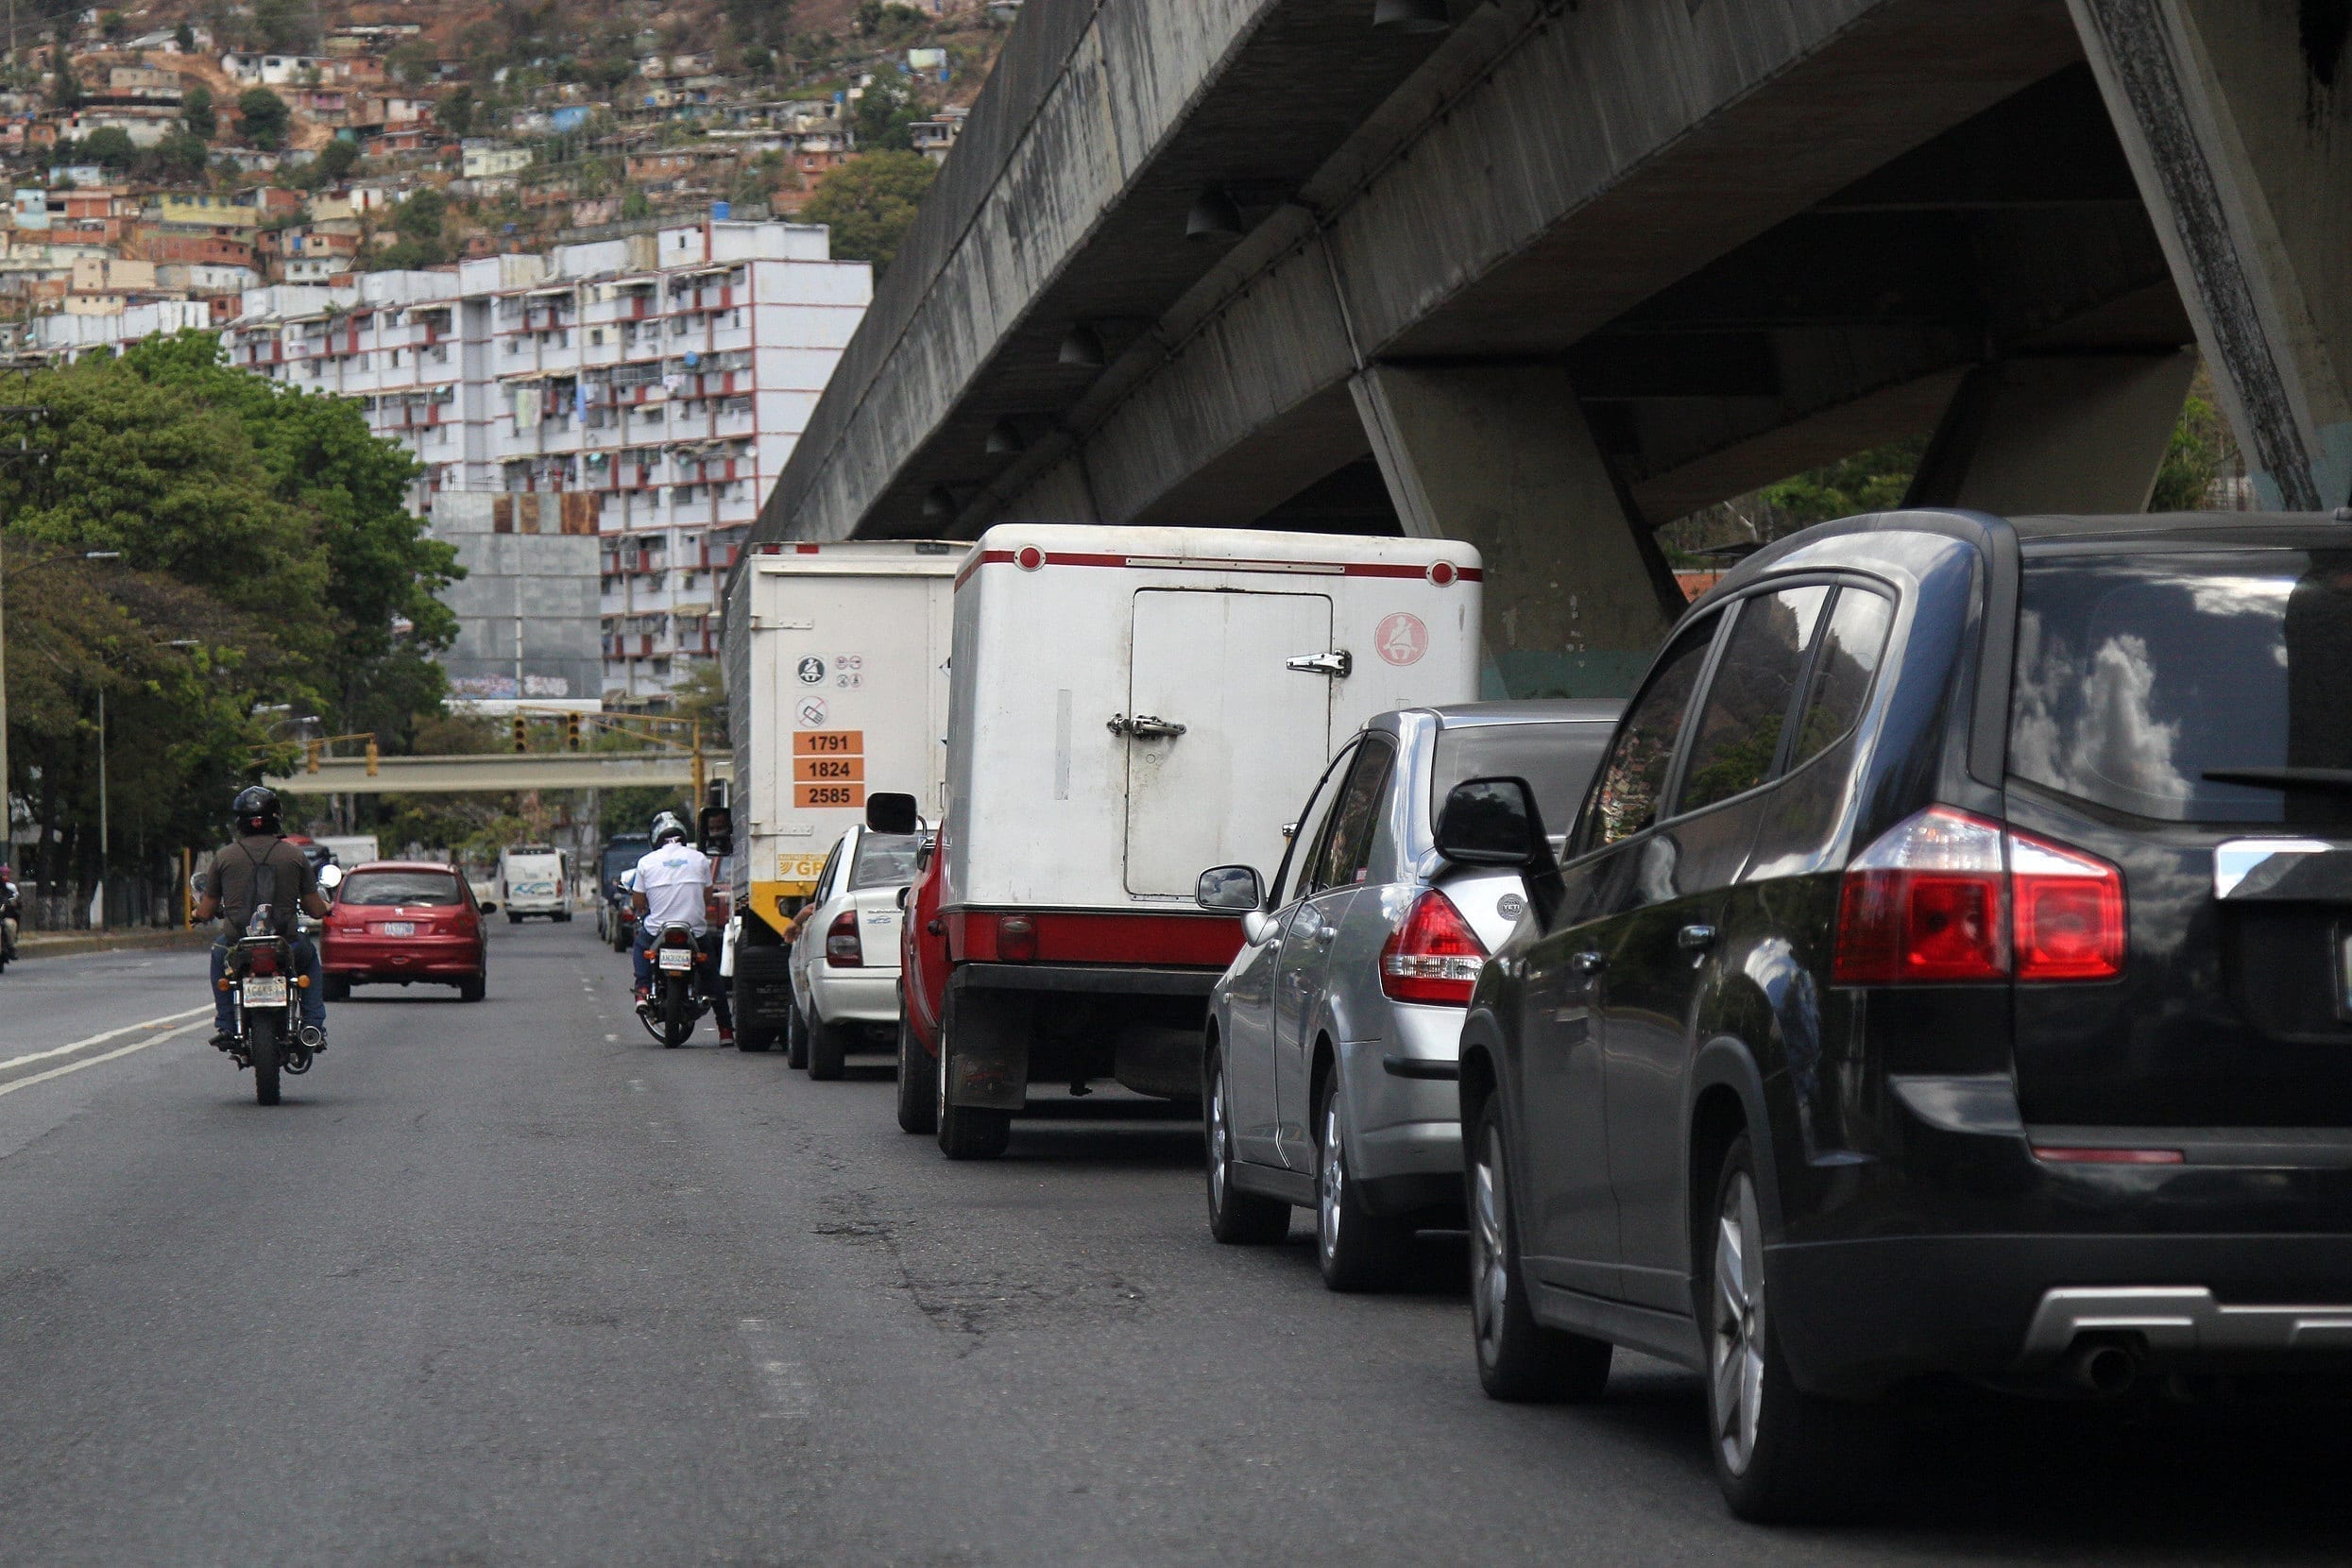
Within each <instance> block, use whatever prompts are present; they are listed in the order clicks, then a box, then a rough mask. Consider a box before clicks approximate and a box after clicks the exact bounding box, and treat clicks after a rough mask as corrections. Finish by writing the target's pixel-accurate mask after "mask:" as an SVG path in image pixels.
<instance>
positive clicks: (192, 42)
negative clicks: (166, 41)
mask: <svg viewBox="0 0 2352 1568" xmlns="http://www.w3.org/2000/svg"><path fill="white" fill-rule="evenodd" d="M172 47H173V48H175V49H178V50H179V52H180V53H181V54H183V55H193V54H195V53H196V29H195V28H194V27H191V26H188V24H186V23H185V22H182V23H181V24H180V25H179V26H177V27H174V28H173V29H172Z"/></svg>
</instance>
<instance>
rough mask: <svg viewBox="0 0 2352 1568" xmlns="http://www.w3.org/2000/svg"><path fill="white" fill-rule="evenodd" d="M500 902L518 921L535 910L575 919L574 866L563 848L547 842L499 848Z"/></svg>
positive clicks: (513, 920)
mask: <svg viewBox="0 0 2352 1568" xmlns="http://www.w3.org/2000/svg"><path fill="white" fill-rule="evenodd" d="M498 902H499V903H500V904H501V905H503V907H504V908H505V911H506V918H507V920H508V921H509V922H511V923H513V924H516V925H520V924H521V923H522V921H523V920H524V919H525V918H527V917H528V916H531V915H535V914H538V915H545V916H546V917H547V918H548V919H550V920H569V919H571V865H570V863H569V861H568V860H567V859H566V857H565V855H564V853H563V851H561V850H559V849H554V848H551V847H549V846H548V845H546V844H517V845H516V846H515V847H514V848H512V849H503V850H501V851H499V856H498Z"/></svg>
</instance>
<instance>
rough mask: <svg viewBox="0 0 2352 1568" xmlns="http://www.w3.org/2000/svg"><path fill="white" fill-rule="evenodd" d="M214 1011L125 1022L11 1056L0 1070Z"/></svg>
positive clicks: (201, 1009)
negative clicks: (82, 1037) (66, 1043)
mask: <svg viewBox="0 0 2352 1568" xmlns="http://www.w3.org/2000/svg"><path fill="white" fill-rule="evenodd" d="M212 1011H213V1010H212V1008H211V1007H209V1006H206V1007H191V1008H188V1009H186V1010H184V1011H182V1012H179V1013H166V1014H163V1015H162V1017H160V1018H148V1019H146V1020H145V1021H143V1022H140V1023H135V1024H125V1025H124V1026H123V1027H122V1028H120V1029H110V1030H108V1031H106V1032H105V1033H104V1034H93V1035H92V1036H91V1037H90V1038H89V1039H87V1040H77V1041H75V1042H74V1043H73V1044H72V1045H70V1046H52V1047H51V1048H48V1049H47V1050H36V1051H32V1052H29V1053H27V1054H26V1055H24V1056H11V1057H9V1059H8V1060H7V1061H5V1062H0V1072H6V1071H8V1070H9V1068H10V1067H21V1066H23V1065H25V1064H26V1063H27V1062H45V1061H47V1060H48V1059H49V1058H50V1057H52V1056H65V1055H69V1054H71V1053H72V1052H74V1051H77V1050H84V1049H87V1048H90V1047H92V1046H102V1045H104V1044H106V1043H107V1042H108V1041H109V1040H115V1039H120V1038H121V1037H122V1036H124V1035H126V1034H128V1033H129V1032H130V1031H133V1030H137V1029H162V1027H163V1026H164V1025H165V1024H176V1023H179V1021H181V1020H182V1019H184V1018H193V1017H195V1016H196V1014H199V1013H204V1014H209V1013H211V1012H212Z"/></svg>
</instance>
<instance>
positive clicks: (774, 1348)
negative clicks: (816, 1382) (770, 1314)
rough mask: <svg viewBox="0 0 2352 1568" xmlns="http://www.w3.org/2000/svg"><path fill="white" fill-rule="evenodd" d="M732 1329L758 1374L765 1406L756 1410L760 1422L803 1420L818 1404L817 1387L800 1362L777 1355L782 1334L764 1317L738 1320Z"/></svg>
mask: <svg viewBox="0 0 2352 1568" xmlns="http://www.w3.org/2000/svg"><path fill="white" fill-rule="evenodd" d="M735 1332H736V1333H737V1334H738V1335H740V1336H741V1338H742V1341H743V1348H744V1349H745V1350H747V1351H749V1352H751V1364H752V1368H753V1370H754V1371H756V1372H758V1374H759V1395H760V1397H761V1398H762V1399H764V1400H765V1401H766V1402H767V1406H768V1407H767V1408H766V1409H764V1410H762V1411H760V1412H759V1419H760V1420H762V1421H805V1420H807V1419H808V1418H809V1417H810V1415H812V1414H814V1413H815V1411H816V1407H817V1394H816V1389H813V1388H811V1387H810V1383H809V1369H808V1367H807V1366H805V1365H803V1364H802V1363H801V1362H798V1361H794V1360H791V1359H789V1358H788V1357H785V1356H783V1355H778V1354H776V1353H777V1352H778V1351H780V1350H782V1349H783V1348H784V1346H783V1343H782V1340H783V1338H784V1337H783V1335H782V1334H781V1333H780V1332H779V1331H778V1330H777V1329H776V1327H775V1324H773V1323H771V1322H769V1321H767V1320H766V1319H765V1318H745V1319H742V1320H741V1321H739V1322H737V1324H736V1325H735Z"/></svg>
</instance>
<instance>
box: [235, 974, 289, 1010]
mask: <svg viewBox="0 0 2352 1568" xmlns="http://www.w3.org/2000/svg"><path fill="white" fill-rule="evenodd" d="M245 1005H246V1006H247V1007H283V1006H285V1005H286V982H285V981H284V980H282V979H278V980H247V981H246V982H245Z"/></svg>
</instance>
